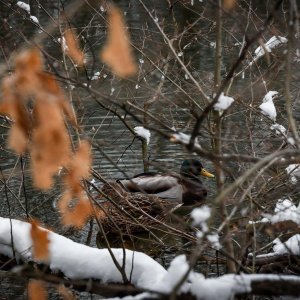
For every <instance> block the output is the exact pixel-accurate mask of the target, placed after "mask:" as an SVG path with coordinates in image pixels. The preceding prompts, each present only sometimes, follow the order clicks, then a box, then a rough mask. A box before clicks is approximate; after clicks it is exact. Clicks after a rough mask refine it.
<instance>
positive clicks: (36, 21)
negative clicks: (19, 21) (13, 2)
mask: <svg viewBox="0 0 300 300" xmlns="http://www.w3.org/2000/svg"><path fill="white" fill-rule="evenodd" d="M17 6H19V7H20V8H21V9H24V10H25V11H26V12H27V13H28V14H29V15H30V5H29V4H27V3H25V2H22V1H18V2H17ZM30 19H31V21H32V22H34V23H36V24H39V20H38V18H37V17H35V16H30Z"/></svg>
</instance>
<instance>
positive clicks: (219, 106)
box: [214, 93, 234, 111]
mask: <svg viewBox="0 0 300 300" xmlns="http://www.w3.org/2000/svg"><path fill="white" fill-rule="evenodd" d="M233 102H234V99H233V98H232V97H228V96H225V95H224V93H221V95H220V96H219V98H218V101H217V103H216V104H215V105H214V109H215V110H217V111H222V110H226V109H228V108H229V106H230V105H231V104H232V103H233Z"/></svg>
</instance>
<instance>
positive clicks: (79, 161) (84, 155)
mask: <svg viewBox="0 0 300 300" xmlns="http://www.w3.org/2000/svg"><path fill="white" fill-rule="evenodd" d="M91 164H92V158H91V146H90V144H89V143H88V142H87V141H82V142H81V143H80V145H79V147H78V149H77V152H76V153H75V155H74V158H73V160H72V163H71V165H72V166H71V169H73V170H74V171H75V172H76V177H78V179H80V178H81V177H83V178H88V177H89V175H90V167H91Z"/></svg>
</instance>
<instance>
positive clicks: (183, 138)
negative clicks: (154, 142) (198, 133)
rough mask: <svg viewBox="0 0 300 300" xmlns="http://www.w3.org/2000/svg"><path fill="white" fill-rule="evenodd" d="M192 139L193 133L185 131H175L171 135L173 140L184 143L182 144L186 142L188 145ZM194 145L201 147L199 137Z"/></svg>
mask: <svg viewBox="0 0 300 300" xmlns="http://www.w3.org/2000/svg"><path fill="white" fill-rule="evenodd" d="M190 140H191V135H190V134H186V133H183V132H176V133H173V134H172V135H171V137H170V141H171V142H177V143H182V144H185V145H188V144H189V143H190ZM194 147H195V148H199V149H201V146H200V144H199V142H198V138H195V141H194Z"/></svg>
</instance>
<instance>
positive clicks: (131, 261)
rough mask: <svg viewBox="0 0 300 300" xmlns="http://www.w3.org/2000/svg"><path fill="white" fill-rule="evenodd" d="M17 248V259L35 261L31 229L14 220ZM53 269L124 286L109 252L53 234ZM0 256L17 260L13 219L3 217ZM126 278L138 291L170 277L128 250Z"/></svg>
mask: <svg viewBox="0 0 300 300" xmlns="http://www.w3.org/2000/svg"><path fill="white" fill-rule="evenodd" d="M11 222H12V235H13V246H14V250H15V253H16V255H17V257H18V258H19V259H20V258H21V259H23V260H25V261H33V260H34V259H33V256H32V252H31V250H32V249H31V248H32V241H31V237H30V228H31V225H30V224H29V223H26V222H22V221H19V220H11ZM48 238H49V240H50V246H49V252H50V257H49V266H50V269H51V270H53V271H58V270H59V271H61V272H63V273H64V275H65V276H67V277H68V278H71V279H87V278H94V279H99V280H101V282H103V283H107V282H115V283H122V277H121V274H120V272H119V271H118V270H117V268H116V266H115V264H114V262H113V260H112V258H111V255H110V253H109V251H108V250H107V249H97V248H92V247H88V246H85V245H82V244H79V243H75V242H73V241H72V240H70V239H68V238H65V237H63V236H61V235H58V234H56V233H54V232H52V231H49V234H48ZM112 252H113V254H114V256H115V257H116V259H117V261H118V262H119V264H120V265H122V260H123V249H112ZM0 253H2V254H4V255H7V256H9V257H13V250H12V246H11V226H10V219H8V218H1V217H0ZM125 254H126V259H125V263H126V268H125V269H126V274H127V277H128V278H131V283H132V284H134V285H135V286H136V287H140V288H145V289H153V288H154V287H155V286H156V285H157V284H158V283H159V282H160V281H161V279H162V278H163V277H164V276H165V275H166V273H167V272H166V270H165V269H164V268H163V267H162V266H161V265H160V264H159V263H157V262H156V261H155V260H153V259H152V258H151V257H149V256H148V255H146V254H144V253H142V252H136V251H131V250H127V249H126V250H125Z"/></svg>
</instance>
